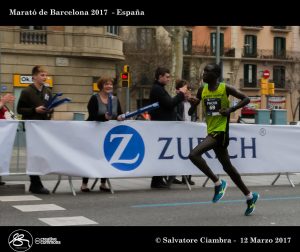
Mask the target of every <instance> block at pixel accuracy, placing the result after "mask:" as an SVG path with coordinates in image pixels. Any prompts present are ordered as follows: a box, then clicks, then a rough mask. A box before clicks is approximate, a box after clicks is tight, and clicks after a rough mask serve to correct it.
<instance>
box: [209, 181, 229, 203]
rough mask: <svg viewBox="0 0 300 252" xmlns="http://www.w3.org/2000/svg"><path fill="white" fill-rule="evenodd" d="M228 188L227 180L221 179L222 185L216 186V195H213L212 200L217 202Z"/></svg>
mask: <svg viewBox="0 0 300 252" xmlns="http://www.w3.org/2000/svg"><path fill="white" fill-rule="evenodd" d="M226 188H227V183H226V181H225V180H221V185H219V186H215V195H214V197H213V200H212V202H213V203H217V202H218V201H219V200H220V199H222V198H223V196H224V195H225V191H226Z"/></svg>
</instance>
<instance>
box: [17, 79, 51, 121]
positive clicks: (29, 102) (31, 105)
mask: <svg viewBox="0 0 300 252" xmlns="http://www.w3.org/2000/svg"><path fill="white" fill-rule="evenodd" d="M51 98H52V93H51V90H50V89H49V88H47V87H45V86H43V88H42V91H39V90H38V89H37V88H36V87H35V86H34V84H31V85H29V86H28V87H26V88H25V89H23V90H22V93H21V96H20V99H19V102H18V106H17V112H18V114H20V115H22V119H23V120H50V118H51V114H50V113H47V114H39V113H36V112H35V108H37V107H39V106H47V103H48V101H49V100H50V99H51Z"/></svg>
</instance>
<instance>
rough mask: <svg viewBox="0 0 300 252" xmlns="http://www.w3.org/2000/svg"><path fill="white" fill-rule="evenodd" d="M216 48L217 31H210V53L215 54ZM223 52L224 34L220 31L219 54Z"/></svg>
mask: <svg viewBox="0 0 300 252" xmlns="http://www.w3.org/2000/svg"><path fill="white" fill-rule="evenodd" d="M216 48H217V33H216V32H212V33H211V34H210V50H211V51H210V52H211V54H212V55H216ZM223 54H224V34H223V33H220V55H221V56H222V55H223Z"/></svg>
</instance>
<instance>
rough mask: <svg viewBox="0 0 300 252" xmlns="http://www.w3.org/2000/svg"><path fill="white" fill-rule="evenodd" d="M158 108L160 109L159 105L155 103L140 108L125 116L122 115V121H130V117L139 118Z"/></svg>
mask: <svg viewBox="0 0 300 252" xmlns="http://www.w3.org/2000/svg"><path fill="white" fill-rule="evenodd" d="M157 108H159V103H158V102H155V103H152V104H150V105H148V106H145V107H142V108H139V109H138V110H135V111H133V112H127V113H125V114H122V115H121V117H122V119H128V118H130V117H133V116H138V115H140V114H142V113H144V112H149V111H150V110H153V109H157Z"/></svg>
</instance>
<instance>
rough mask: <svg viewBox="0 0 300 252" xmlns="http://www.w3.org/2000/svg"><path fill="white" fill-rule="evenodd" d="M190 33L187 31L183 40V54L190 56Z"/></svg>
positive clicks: (191, 35)
mask: <svg viewBox="0 0 300 252" xmlns="http://www.w3.org/2000/svg"><path fill="white" fill-rule="evenodd" d="M192 39H193V33H192V31H188V35H187V36H184V38H183V53H187V54H191V53H192Z"/></svg>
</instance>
